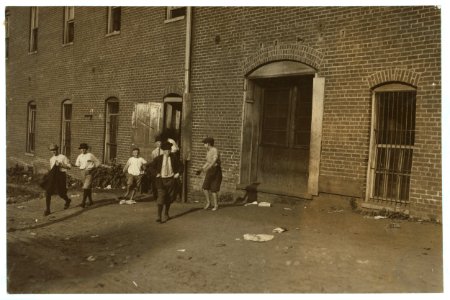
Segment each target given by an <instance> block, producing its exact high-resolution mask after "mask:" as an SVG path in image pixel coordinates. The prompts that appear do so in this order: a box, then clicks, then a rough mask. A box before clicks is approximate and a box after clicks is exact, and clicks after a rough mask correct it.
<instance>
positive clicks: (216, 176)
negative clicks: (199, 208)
mask: <svg viewBox="0 0 450 300" xmlns="http://www.w3.org/2000/svg"><path fill="white" fill-rule="evenodd" d="M202 142H203V144H204V146H205V148H206V149H207V152H206V163H205V164H204V165H203V167H202V168H200V169H198V170H197V172H196V174H197V175H200V174H201V173H202V172H205V173H206V174H205V180H204V181H203V186H202V188H203V193H204V194H205V197H206V204H205V207H204V208H203V209H208V208H209V206H210V204H211V202H210V197H209V194H210V193H211V196H212V200H213V205H214V207H213V209H212V210H213V211H215V210H217V209H218V208H219V202H218V199H217V192H219V190H220V184H221V183H222V169H221V167H220V164H221V162H220V154H219V151H218V150H217V148H216V147H214V139H213V138H212V137H207V138H205V139H203V141H202Z"/></svg>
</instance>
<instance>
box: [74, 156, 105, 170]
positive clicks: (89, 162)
mask: <svg viewBox="0 0 450 300" xmlns="http://www.w3.org/2000/svg"><path fill="white" fill-rule="evenodd" d="M99 165H100V161H99V160H98V159H97V157H95V155H94V154H92V153H85V154H83V153H81V154H80V155H78V157H77V161H76V162H75V166H77V167H80V170H85V169H86V170H91V169H93V168H94V167H98V166H99Z"/></svg>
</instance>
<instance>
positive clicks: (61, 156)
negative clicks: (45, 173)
mask: <svg viewBox="0 0 450 300" xmlns="http://www.w3.org/2000/svg"><path fill="white" fill-rule="evenodd" d="M56 162H59V163H60V164H64V165H66V166H68V167H71V165H70V161H69V159H68V158H67V157H66V156H65V155H64V154H58V155H54V156H52V157H50V169H52V168H53V166H54V165H55V163H56ZM59 169H60V170H61V171H62V172H67V170H66V169H65V168H59Z"/></svg>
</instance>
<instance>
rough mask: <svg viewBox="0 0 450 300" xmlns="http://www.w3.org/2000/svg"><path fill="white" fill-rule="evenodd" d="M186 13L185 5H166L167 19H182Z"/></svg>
mask: <svg viewBox="0 0 450 300" xmlns="http://www.w3.org/2000/svg"><path fill="white" fill-rule="evenodd" d="M185 15H186V6H168V7H167V16H166V18H167V20H170V19H175V18H179V19H182V18H183V17H184V16H185Z"/></svg>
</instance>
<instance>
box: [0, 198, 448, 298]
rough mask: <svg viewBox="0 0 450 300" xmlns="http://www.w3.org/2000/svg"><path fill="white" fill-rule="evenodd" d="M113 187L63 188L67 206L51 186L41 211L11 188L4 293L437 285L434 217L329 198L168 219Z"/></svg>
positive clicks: (188, 208)
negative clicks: (408, 216) (369, 209)
mask: <svg viewBox="0 0 450 300" xmlns="http://www.w3.org/2000/svg"><path fill="white" fill-rule="evenodd" d="M120 193H121V191H111V190H96V193H95V194H94V201H95V205H94V206H93V207H89V208H86V209H82V208H80V207H76V205H78V204H79V203H80V202H81V195H80V194H81V193H80V192H79V191H73V190H71V191H69V193H68V194H69V196H70V197H71V198H72V206H71V207H70V208H69V209H68V210H63V204H64V202H63V201H62V200H61V199H59V198H58V197H56V196H54V197H53V199H52V212H53V213H52V214H51V215H50V216H47V217H43V214H42V213H43V210H44V199H43V198H42V197H33V198H31V199H29V198H26V197H25V200H23V201H16V200H17V197H18V195H17V193H16V195H14V197H15V198H14V199H16V200H14V199H13V201H9V204H8V205H7V288H8V292H9V293H25V294H27V293H34V294H36V293H37V294H39V293H71V294H73V293H178V292H183V293H185V292H186V293H367V292H368V293H381V292H383V293H385V292H389V293H397V292H442V291H443V266H442V227H441V225H440V224H435V223H428V222H417V221H416V222H413V221H408V220H400V219H375V218H374V217H373V216H367V215H363V214H360V213H356V212H354V211H353V210H352V209H351V206H350V203H349V202H348V201H344V200H342V199H337V198H335V197H331V196H327V197H325V196H322V197H319V198H317V199H314V200H312V201H308V200H304V201H303V200H298V201H284V202H283V201H281V202H280V201H276V202H275V203H273V205H272V206H271V207H258V206H255V205H249V206H243V205H223V206H222V207H221V208H220V209H219V210H218V211H215V212H213V211H210V210H209V211H205V210H203V209H202V203H175V204H174V205H173V208H172V209H171V215H172V217H173V219H171V220H169V221H168V222H166V223H164V224H158V223H156V222H155V219H156V204H155V202H153V201H151V199H149V198H148V197H147V198H145V197H144V198H143V199H141V201H139V202H138V203H136V204H133V205H119V204H118V200H117V196H118V195H119V194H120ZM19 198H20V197H19ZM9 200H11V199H9ZM274 200H275V199H274ZM276 227H282V228H285V229H287V231H285V232H282V233H273V232H272V230H273V229H274V228H276ZM247 233H249V234H272V235H274V238H273V239H272V240H270V241H266V242H254V241H248V240H245V239H244V238H243V235H244V234H247Z"/></svg>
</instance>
